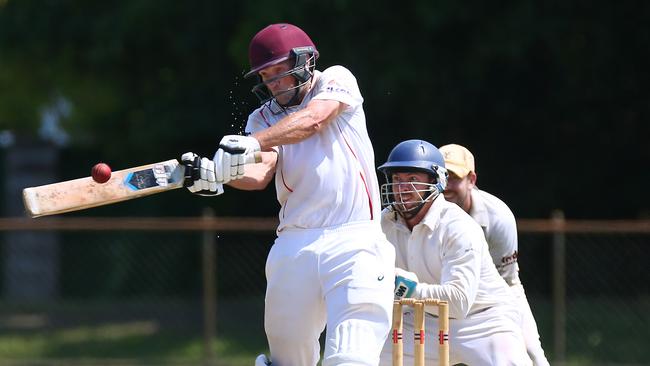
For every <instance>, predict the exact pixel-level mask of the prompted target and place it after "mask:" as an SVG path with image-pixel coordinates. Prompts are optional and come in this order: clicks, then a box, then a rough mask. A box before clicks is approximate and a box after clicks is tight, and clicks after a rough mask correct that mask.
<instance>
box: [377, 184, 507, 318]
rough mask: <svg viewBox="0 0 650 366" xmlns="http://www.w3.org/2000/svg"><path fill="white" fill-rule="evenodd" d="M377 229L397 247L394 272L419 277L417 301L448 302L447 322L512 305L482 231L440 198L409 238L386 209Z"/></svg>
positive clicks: (434, 202)
mask: <svg viewBox="0 0 650 366" xmlns="http://www.w3.org/2000/svg"><path fill="white" fill-rule="evenodd" d="M381 225H382V229H383V230H384V233H385V234H386V237H387V238H388V240H389V241H390V242H391V243H393V245H394V246H395V252H396V262H395V263H396V267H399V268H402V269H405V270H407V271H410V272H414V273H415V274H416V275H417V276H418V279H419V282H420V283H419V285H418V287H417V290H416V291H417V296H416V297H417V298H434V299H441V300H447V301H449V316H450V317H453V318H457V319H464V318H466V317H468V316H471V315H472V314H475V313H478V312H480V311H481V310H483V309H486V308H490V307H493V306H498V305H506V304H507V305H508V306H512V305H513V302H514V298H513V296H512V293H511V291H510V289H509V288H508V285H507V284H506V283H505V281H504V280H503V279H502V278H501V276H499V273H498V272H497V270H496V268H495V267H494V264H493V263H492V259H491V258H490V254H489V252H488V247H487V243H486V242H485V237H484V236H483V232H482V231H481V228H480V227H479V226H478V224H477V223H476V222H475V221H474V220H473V219H472V218H471V217H470V216H469V215H468V214H467V213H466V212H465V211H463V210H462V209H461V208H460V207H458V205H456V204H455V203H451V202H448V201H446V200H445V198H444V196H443V195H442V194H441V195H439V196H438V197H437V198H436V199H435V200H434V201H433V203H432V205H431V207H430V208H429V211H428V212H427V214H426V215H425V217H424V218H423V219H422V221H421V222H420V223H419V224H417V225H415V226H414V227H413V232H411V231H409V229H408V227H407V226H406V224H405V223H404V220H403V219H402V218H401V217H400V216H399V215H397V214H396V213H395V212H393V211H392V210H390V209H389V208H387V209H384V211H383V212H382V219H381Z"/></svg>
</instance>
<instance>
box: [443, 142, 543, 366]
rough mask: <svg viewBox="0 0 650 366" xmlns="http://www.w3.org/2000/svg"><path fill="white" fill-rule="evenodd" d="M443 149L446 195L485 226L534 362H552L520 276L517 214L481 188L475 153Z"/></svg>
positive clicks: (450, 147)
mask: <svg viewBox="0 0 650 366" xmlns="http://www.w3.org/2000/svg"><path fill="white" fill-rule="evenodd" d="M440 152H441V153H442V155H443V156H444V158H445V165H446V166H447V171H448V172H449V179H448V182H447V188H446V189H445V192H444V195H445V198H446V199H447V200H448V201H450V202H454V203H456V204H457V205H458V206H460V207H461V208H462V209H463V210H465V212H467V213H469V214H470V216H472V218H473V219H474V221H476V222H477V223H478V224H479V225H480V226H481V228H482V229H483V232H484V233H485V239H486V240H487V243H488V247H489V248H490V256H491V257H492V261H493V262H494V265H495V266H496V268H497V270H498V271H499V274H500V275H501V277H503V279H504V280H505V281H506V282H507V283H508V285H509V286H510V289H511V290H512V291H513V293H514V294H515V297H516V299H517V308H518V309H519V311H520V312H521V320H522V322H521V328H522V332H523V335H524V340H525V341H526V349H527V351H528V355H529V356H530V358H531V359H532V360H533V364H534V365H536V366H537V365H548V364H549V363H548V361H547V360H546V357H545V356H544V350H543V349H542V345H541V342H540V340H539V333H538V331H537V324H536V322H535V318H534V317H533V313H532V311H531V309H530V306H529V304H528V300H527V299H526V293H525V291H524V286H523V285H522V283H521V280H520V279H519V264H518V263H517V255H518V243H517V225H516V222H515V216H514V215H513V214H512V211H511V210H510V209H509V208H508V206H507V205H506V204H505V203H504V202H503V201H501V200H500V199H498V198H497V197H495V196H493V195H491V194H489V193H487V192H485V191H482V190H480V189H478V187H477V186H476V178H477V175H476V169H475V163H474V155H472V153H471V152H470V151H469V150H468V149H467V148H465V147H463V146H461V145H457V144H449V145H445V146H442V147H441V148H440Z"/></svg>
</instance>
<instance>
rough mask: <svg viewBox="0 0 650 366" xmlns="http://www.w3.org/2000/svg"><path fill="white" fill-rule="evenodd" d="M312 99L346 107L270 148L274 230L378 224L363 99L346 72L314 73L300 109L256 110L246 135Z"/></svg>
mask: <svg viewBox="0 0 650 366" xmlns="http://www.w3.org/2000/svg"><path fill="white" fill-rule="evenodd" d="M312 99H324V100H336V101H339V102H341V103H344V104H346V105H347V108H345V110H344V112H342V113H341V114H340V115H339V116H338V117H336V118H335V120H334V121H332V122H331V123H330V124H329V125H328V126H326V127H325V128H324V129H323V130H321V131H319V132H318V133H316V134H314V135H312V136H311V137H309V138H307V139H305V140H303V141H301V142H299V143H296V144H291V145H282V146H278V147H277V148H276V149H277V151H278V162H277V168H276V173H275V188H276V192H277V198H278V202H280V205H281V206H282V207H281V209H280V213H279V217H280V225H279V226H278V231H281V230H282V229H284V228H288V227H292V228H310V229H311V228H322V227H329V226H334V225H340V224H344V223H348V222H353V221H365V220H379V215H380V212H381V211H380V203H379V188H378V187H379V184H378V181H377V174H376V172H375V156H374V151H373V148H372V144H371V142H370V138H369V137H368V132H367V129H366V117H365V114H364V111H363V108H362V103H363V97H362V96H361V93H360V91H359V86H358V85H357V81H356V78H355V77H354V76H353V75H352V73H351V72H350V71H349V70H347V69H346V68H344V67H342V66H332V67H330V68H328V69H326V70H325V71H323V72H320V71H315V75H314V80H313V84H312V87H311V89H310V90H309V92H308V93H307V95H306V96H305V98H304V100H303V101H302V103H301V104H300V105H298V106H294V107H290V108H287V111H286V114H285V113H280V114H277V115H274V114H273V113H272V112H271V110H270V109H269V107H268V106H267V105H264V106H261V107H260V108H258V109H257V110H255V111H254V112H253V113H251V115H250V116H249V117H248V123H247V125H246V132H249V133H254V132H257V131H259V130H263V129H265V128H268V127H270V126H272V125H274V124H276V123H277V122H278V121H279V120H281V119H282V118H283V117H285V116H286V115H287V114H291V113H295V112H296V111H298V110H300V109H303V108H305V107H306V106H307V104H308V103H309V101H311V100H312Z"/></svg>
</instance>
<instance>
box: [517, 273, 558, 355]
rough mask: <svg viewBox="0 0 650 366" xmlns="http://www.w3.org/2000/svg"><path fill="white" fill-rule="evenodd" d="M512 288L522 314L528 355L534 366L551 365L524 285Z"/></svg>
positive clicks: (522, 326) (522, 328)
mask: <svg viewBox="0 0 650 366" xmlns="http://www.w3.org/2000/svg"><path fill="white" fill-rule="evenodd" d="M510 289H511V290H512V292H513V293H514V294H515V298H516V301H517V309H519V312H520V314H521V331H522V333H523V336H524V341H525V342H526V351H527V352H528V356H529V357H530V359H531V360H533V365H534V366H550V364H549V363H548V360H547V359H546V356H545V355H544V349H543V348H542V342H541V341H540V339H539V332H538V331H537V322H535V317H534V316H533V312H532V310H531V309H530V305H529V304H528V299H527V298H526V292H525V291H524V286H523V285H521V284H519V285H513V286H510Z"/></svg>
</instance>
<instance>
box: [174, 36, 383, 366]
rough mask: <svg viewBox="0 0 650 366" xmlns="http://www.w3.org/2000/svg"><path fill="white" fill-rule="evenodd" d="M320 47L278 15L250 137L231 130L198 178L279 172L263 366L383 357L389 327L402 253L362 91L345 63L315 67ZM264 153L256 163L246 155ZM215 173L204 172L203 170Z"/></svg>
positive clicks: (261, 69) (256, 50)
mask: <svg viewBox="0 0 650 366" xmlns="http://www.w3.org/2000/svg"><path fill="white" fill-rule="evenodd" d="M317 58H318V51H317V49H316V46H315V45H314V43H313V42H312V40H311V39H310V37H309V36H308V35H307V34H306V33H305V32H304V31H303V30H301V29H300V28H298V27H296V26H295V25H291V24H286V23H282V24H272V25H269V26H268V27H265V28H264V29H262V30H261V31H259V32H258V33H257V34H256V35H255V36H254V37H253V39H252V40H251V42H250V46H249V59H250V63H251V69H250V72H249V73H248V74H247V76H249V77H251V78H254V79H256V80H257V83H256V85H255V86H254V87H253V92H254V93H255V95H257V96H258V97H259V99H260V102H261V106H260V107H259V108H257V109H256V110H255V111H253V112H252V113H251V114H250V116H249V117H248V122H247V124H246V135H245V136H238V135H230V136H225V137H224V138H223V139H222V140H221V143H220V145H219V149H218V150H217V152H216V154H215V156H214V158H213V159H212V160H209V159H206V158H202V159H197V157H196V156H195V154H192V153H188V154H187V155H184V160H185V161H187V162H188V164H191V163H192V162H195V164H199V165H200V169H201V177H200V178H198V179H196V180H195V181H194V183H193V184H192V186H191V187H189V188H190V190H191V191H193V192H196V193H207V194H209V193H210V192H215V193H217V188H216V187H218V186H219V185H220V184H223V183H228V184H229V185H230V186H232V187H235V188H240V189H263V188H265V187H266V186H267V185H268V184H269V183H270V182H271V180H273V177H274V176H275V189H276V193H277V199H278V202H279V203H280V206H281V207H280V213H279V217H280V225H279V226H278V228H277V239H276V240H275V243H274V245H273V247H272V249H271V252H270V253H269V256H268V258H267V262H266V277H267V289H266V299H265V314H264V328H265V330H266V335H267V339H268V342H269V348H270V352H271V355H270V359H269V358H268V357H266V356H265V355H260V356H259V357H258V359H257V360H256V365H264V364H271V363H272V364H273V365H274V366H314V365H316V364H317V363H318V361H319V358H320V354H321V353H320V349H319V336H320V334H321V332H322V331H323V330H324V329H325V327H326V326H327V333H326V336H325V350H324V356H323V360H322V365H325V366H327V365H369V366H370V365H377V364H378V362H379V354H380V352H381V348H382V346H383V344H384V341H385V339H386V338H387V336H388V332H389V330H390V320H391V315H392V305H393V278H394V277H393V275H394V263H395V251H394V249H393V246H392V245H390V243H388V241H387V240H386V237H385V236H384V234H383V233H382V231H381V227H380V222H379V220H380V198H379V184H378V181H377V174H376V171H375V168H374V161H375V158H374V152H373V147H372V144H371V142H370V139H369V137H368V133H367V130H366V119H365V114H364V110H363V107H362V103H363V98H362V96H361V93H360V91H359V86H358V85H357V81H356V79H355V77H354V76H353V75H352V73H351V72H350V71H349V70H348V69H346V68H345V67H343V66H332V67H329V68H327V69H325V70H324V71H322V72H321V71H318V70H316V68H315V65H316V59H317ZM259 151H261V152H262V155H263V161H262V163H259V164H249V165H246V164H245V163H246V158H245V156H246V155H247V154H250V153H254V152H259ZM204 172H205V173H204Z"/></svg>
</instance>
